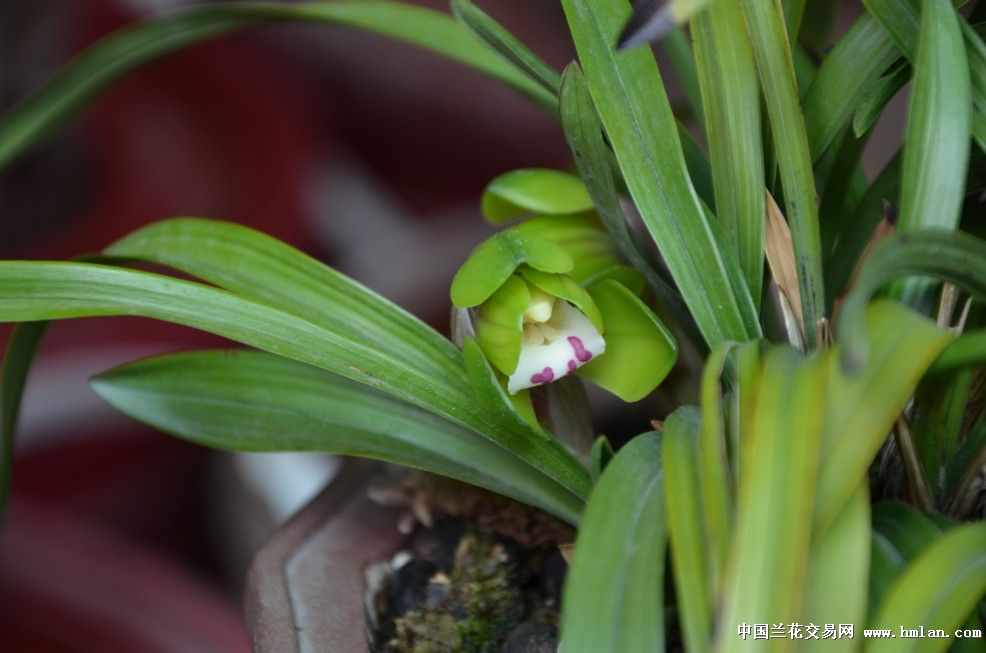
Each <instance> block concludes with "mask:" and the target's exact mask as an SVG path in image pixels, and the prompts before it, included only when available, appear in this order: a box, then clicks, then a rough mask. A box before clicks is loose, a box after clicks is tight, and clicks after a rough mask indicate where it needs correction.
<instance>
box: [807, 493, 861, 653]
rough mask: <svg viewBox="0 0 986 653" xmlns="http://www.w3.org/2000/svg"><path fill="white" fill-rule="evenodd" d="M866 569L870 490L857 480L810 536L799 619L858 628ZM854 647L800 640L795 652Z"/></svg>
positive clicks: (844, 640) (849, 641)
mask: <svg viewBox="0 0 986 653" xmlns="http://www.w3.org/2000/svg"><path fill="white" fill-rule="evenodd" d="M869 568H870V493H869V489H868V488H867V486H866V484H865V483H861V484H860V485H859V487H858V489H857V490H856V492H855V493H854V494H853V495H852V499H851V500H850V501H849V502H848V503H846V505H845V507H844V508H843V509H842V513H841V514H840V515H839V516H838V518H836V520H835V522H834V523H833V524H832V526H831V527H830V528H829V529H828V530H827V531H825V533H823V534H821V535H820V536H818V537H815V538H813V540H812V543H811V554H810V557H809V561H808V578H807V581H806V582H805V608H804V616H803V618H802V619H801V622H802V623H809V624H853V626H854V630H855V632H861V630H862V628H863V625H864V624H865V623H866V608H867V603H866V598H867V590H868V589H869V588H868V582H867V578H868V577H869ZM802 649H804V650H806V651H855V650H856V642H854V641H853V640H852V639H850V638H848V637H846V638H842V639H835V640H832V639H830V640H821V639H819V640H806V641H804V642H799V643H798V650H802Z"/></svg>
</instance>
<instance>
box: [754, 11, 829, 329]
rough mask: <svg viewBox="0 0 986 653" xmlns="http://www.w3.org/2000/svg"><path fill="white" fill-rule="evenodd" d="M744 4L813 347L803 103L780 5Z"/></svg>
mask: <svg viewBox="0 0 986 653" xmlns="http://www.w3.org/2000/svg"><path fill="white" fill-rule="evenodd" d="M740 4H741V6H742V8H743V17H744V18H745V20H746V25H747V29H748V31H749V33H750V44H751V45H752V47H753V55H754V58H755V60H756V63H757V71H758V72H759V75H760V86H761V88H762V89H763V95H764V101H765V104H766V105H767V115H768V117H769V118H770V127H771V133H772V134H773V141H774V149H775V152H776V155H777V167H778V169H779V171H780V176H781V185H782V186H783V188H784V200H785V201H784V206H785V209H786V214H787V219H788V222H789V223H790V226H791V240H792V242H793V245H794V256H795V261H796V265H797V270H798V288H799V289H800V291H801V307H802V314H803V315H804V323H805V336H806V339H807V342H808V345H809V346H814V344H815V324H816V323H817V322H818V321H819V320H820V319H821V318H823V317H824V316H825V288H824V279H823V277H822V249H821V236H820V234H819V227H818V197H817V196H816V192H815V177H814V175H813V173H812V167H811V162H812V157H811V151H810V149H809V145H808V139H807V136H806V132H805V122H804V117H803V116H802V114H801V106H800V104H799V102H798V87H797V83H796V81H795V78H794V65H793V63H792V60H791V49H790V47H789V44H788V42H787V39H786V38H785V32H784V16H783V15H782V13H781V8H780V5H779V3H778V2H777V1H776V0H775V1H774V2H764V1H763V0H741V3H740Z"/></svg>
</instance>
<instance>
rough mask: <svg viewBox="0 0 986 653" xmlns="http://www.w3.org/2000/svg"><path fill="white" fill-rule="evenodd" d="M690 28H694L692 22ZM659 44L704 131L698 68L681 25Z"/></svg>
mask: <svg viewBox="0 0 986 653" xmlns="http://www.w3.org/2000/svg"><path fill="white" fill-rule="evenodd" d="M704 13H705V12H700V13H699V14H698V16H696V18H697V17H699V16H702V15H704ZM692 29H694V22H693V23H692ZM661 46H662V47H663V48H664V51H665V52H666V53H667V55H668V59H669V60H670V61H671V67H672V68H673V69H674V74H675V77H677V78H678V82H679V83H680V84H681V87H682V88H683V89H684V91H685V99H686V100H688V108H689V109H691V113H692V117H693V118H694V120H695V121H696V122H697V123H698V127H699V129H702V130H703V131H704V127H705V119H704V116H703V115H702V93H701V90H700V89H699V82H698V70H697V69H696V66H695V56H694V55H693V54H692V48H691V45H690V44H689V43H688V36H687V35H686V34H685V30H684V29H682V28H681V27H676V28H675V29H673V30H671V31H670V32H668V35H667V36H665V37H664V39H663V40H662V41H661Z"/></svg>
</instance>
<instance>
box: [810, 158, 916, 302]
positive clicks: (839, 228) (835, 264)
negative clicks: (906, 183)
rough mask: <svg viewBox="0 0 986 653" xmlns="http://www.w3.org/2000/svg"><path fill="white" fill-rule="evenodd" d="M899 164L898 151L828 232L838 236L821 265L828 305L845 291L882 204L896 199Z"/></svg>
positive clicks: (884, 214)
mask: <svg viewBox="0 0 986 653" xmlns="http://www.w3.org/2000/svg"><path fill="white" fill-rule="evenodd" d="M900 162H901V156H900V152H898V153H897V154H896V155H895V156H894V157H893V158H892V159H891V160H890V161H889V162H888V163H887V165H886V166H884V168H883V170H881V171H880V174H879V175H877V177H876V179H874V180H873V183H871V184H870V187H869V188H867V189H866V192H865V193H864V194H863V197H862V198H860V200H859V202H857V203H856V208H855V209H854V210H853V212H852V213H851V214H849V215H846V216H844V218H843V219H842V220H841V221H838V222H836V223H834V224H833V225H832V227H831V233H832V234H833V236H835V235H838V239H837V240H836V242H835V244H834V246H833V248H832V250H831V251H830V252H829V255H828V261H827V264H826V266H825V269H826V273H827V278H826V281H825V288H826V290H827V291H828V292H829V302H830V303H831V302H832V301H833V300H834V299H835V297H837V296H838V295H839V294H840V293H841V292H842V291H843V290H845V289H846V284H848V283H849V280H850V277H851V276H852V273H853V270H855V268H856V264H857V263H858V261H859V257H860V255H862V253H863V252H864V251H865V249H866V245H867V243H869V242H870V238H871V237H872V235H873V230H874V229H875V228H876V227H877V225H878V224H879V223H880V221H881V220H882V219H883V218H885V217H887V211H886V208H885V204H884V202H885V201H890V200H891V199H892V198H894V197H896V196H897V193H898V190H899V188H900Z"/></svg>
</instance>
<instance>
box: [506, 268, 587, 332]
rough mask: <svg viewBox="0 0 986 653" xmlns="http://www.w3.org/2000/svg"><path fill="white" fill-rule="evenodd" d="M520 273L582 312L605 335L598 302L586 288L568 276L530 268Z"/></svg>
mask: <svg viewBox="0 0 986 653" xmlns="http://www.w3.org/2000/svg"><path fill="white" fill-rule="evenodd" d="M518 272H519V273H520V275H521V276H522V277H524V280H525V281H527V282H528V283H530V284H531V285H533V286H536V287H538V288H540V289H541V290H543V291H544V292H546V293H548V294H549V295H554V296H555V297H560V298H561V299H564V300H565V301H567V302H568V303H569V304H571V305H572V306H574V307H575V308H577V309H579V310H580V311H582V314H583V315H585V316H586V317H587V318H589V321H590V322H592V326H594V327H596V330H597V331H599V332H600V333H603V317H602V315H600V314H599V308H597V307H596V302H594V301H592V296H591V295H589V293H588V292H587V291H586V289H585V288H583V287H582V286H580V285H579V284H578V282H576V281H575V280H574V279H572V278H571V277H570V276H568V275H567V274H549V273H547V272H541V271H539V270H532V269H531V268H529V267H526V266H525V267H521V268H520V269H519V270H518Z"/></svg>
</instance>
